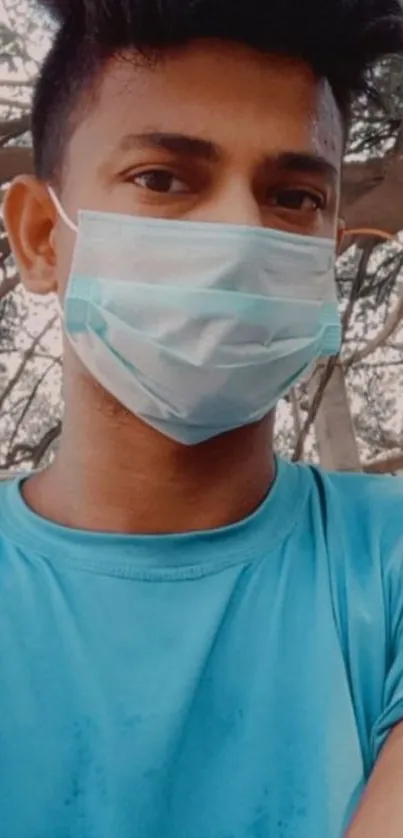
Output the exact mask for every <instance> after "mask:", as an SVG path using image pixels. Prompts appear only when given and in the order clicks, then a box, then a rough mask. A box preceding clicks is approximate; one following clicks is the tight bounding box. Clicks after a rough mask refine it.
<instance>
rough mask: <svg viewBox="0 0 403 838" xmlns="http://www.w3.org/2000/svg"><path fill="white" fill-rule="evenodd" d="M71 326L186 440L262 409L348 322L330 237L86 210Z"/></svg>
mask: <svg viewBox="0 0 403 838" xmlns="http://www.w3.org/2000/svg"><path fill="white" fill-rule="evenodd" d="M52 198H53V200H54V202H55V204H56V207H57V209H58V212H59V213H60V216H61V217H62V218H63V220H64V221H65V223H66V224H68V226H69V227H70V228H71V229H72V230H74V231H75V232H77V241H76V246H75V251H74V256H73V262H72V268H71V275H70V279H69V282H68V286H67V291H66V296H65V300H64V322H65V329H66V333H67V336H68V338H69V340H70V342H71V344H72V346H73V347H74V349H75V351H76V353H77V355H78V357H79V358H80V359H81V361H82V363H83V364H84V366H85V367H86V368H87V370H88V371H89V372H90V373H91V374H92V376H93V377H94V378H95V379H96V380H97V381H98V382H99V383H100V384H101V385H102V386H103V387H104V388H105V389H106V390H107V391H109V392H110V393H111V394H112V395H113V396H114V397H115V398H116V399H118V401H119V402H121V404H122V405H124V406H125V407H126V408H127V409H128V410H130V411H131V412H132V413H134V414H136V415H137V416H138V417H140V418H141V419H142V420H143V421H144V422H146V423H147V424H149V425H151V426H152V427H153V428H156V429H157V430H158V431H159V432H160V433H162V434H164V435H166V436H168V437H170V438H172V439H174V440H177V441H178V442H180V443H183V444H185V445H195V444H197V443H200V442H203V441H204V440H207V439H210V438H212V437H215V436H218V435H219V434H223V433H225V432H227V431H230V430H233V429H235V428H238V427H241V426H245V425H249V424H251V423H253V422H257V421H259V420H261V419H262V418H263V417H264V416H266V415H267V414H268V413H269V412H270V410H271V409H272V408H273V407H274V406H275V405H276V404H277V402H278V401H279V399H281V397H282V396H284V395H285V394H286V393H287V392H288V391H289V390H290V389H291V388H292V387H293V386H294V384H295V383H296V382H297V381H298V379H300V378H301V377H302V376H303V375H304V374H305V373H306V372H307V371H308V370H309V369H310V367H311V366H312V365H313V364H314V362H315V361H316V360H317V359H318V358H319V357H320V356H325V355H333V354H335V353H337V351H338V349H339V346H340V338H341V326H340V319H339V314H338V307H337V302H336V291H335V282H334V261H335V244H334V242H333V241H331V240H327V239H318V238H310V237H305V236H299V235H291V234H288V233H281V232H278V231H276V230H264V229H260V228H256V229H255V228H249V227H242V226H233V225H230V226H227V225H224V224H205V223H197V222H196V223H194V222H186V221H185V222H182V221H178V222H177V221H165V220H156V219H150V218H138V217H132V216H124V215H116V214H107V213H99V212H87V211H85V212H80V213H79V223H78V227H76V226H75V225H74V224H73V223H72V221H71V220H70V219H69V218H68V217H67V216H66V213H65V212H64V210H63V207H62V206H61V205H60V203H59V201H58V199H57V198H56V196H55V195H54V194H52Z"/></svg>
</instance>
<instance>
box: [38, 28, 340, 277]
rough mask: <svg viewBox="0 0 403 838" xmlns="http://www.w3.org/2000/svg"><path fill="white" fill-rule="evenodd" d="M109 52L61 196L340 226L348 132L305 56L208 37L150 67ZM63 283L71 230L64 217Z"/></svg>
mask: <svg viewBox="0 0 403 838" xmlns="http://www.w3.org/2000/svg"><path fill="white" fill-rule="evenodd" d="M127 59H128V60H122V59H120V60H112V61H110V63H109V65H108V66H107V67H106V69H105V71H104V73H103V77H102V79H101V80H100V84H99V89H98V92H97V96H96V98H95V101H94V102H93V103H92V104H91V105H90V106H89V108H88V110H87V113H86V116H85V117H84V118H83V119H82V120H81V121H80V123H79V125H78V127H77V128H76V130H75V132H74V134H73V137H72V139H71V141H70V143H69V145H68V149H67V152H66V157H65V163H64V169H63V176H62V190H61V195H60V198H61V200H62V203H63V205H64V207H65V209H66V211H67V213H68V214H69V216H70V218H72V219H73V220H76V217H77V211H78V210H79V209H80V208H82V209H94V210H102V211H106V212H114V213H126V214H129V215H141V216H152V217H156V218H167V219H182V220H191V221H209V222H224V223H226V224H246V225H254V226H262V227H272V228H276V229H280V230H284V231H290V232H293V233H300V234H305V235H316V236H329V237H333V236H334V235H335V232H336V218H337V208H338V187H339V172H340V164H341V157H342V144H343V132H342V125H341V120H340V116H339V113H338V109H337V106H336V103H335V101H334V98H333V95H332V93H331V90H330V88H329V86H328V85H327V83H325V82H318V80H317V79H316V78H315V76H314V75H313V73H312V72H311V70H310V69H309V68H308V67H306V66H305V65H304V64H302V63H299V62H293V61H290V60H285V59H279V58H275V57H267V56H263V55H260V54H258V53H256V52H254V51H251V50H249V49H247V48H244V47H242V46H237V45H223V44H222V43H214V42H200V43H194V44H192V45H191V46H189V47H187V48H184V49H181V50H178V51H177V52H176V53H173V54H171V55H169V56H167V57H165V58H164V59H162V60H161V61H159V62H158V63H156V64H155V65H154V66H153V67H150V66H145V65H144V64H143V65H141V63H139V61H138V60H137V61H135V60H133V59H132V58H131V57H130V56H127ZM53 245H54V248H55V255H56V261H55V282H57V285H58V290H59V291H60V290H61V291H63V288H64V287H65V284H66V282H67V278H68V274H69V269H70V264H71V255H72V249H73V246H74V234H73V233H71V232H70V231H69V230H68V229H67V228H66V226H65V225H64V224H63V222H61V223H60V221H59V223H58V224H57V227H56V230H55V233H54V236H53Z"/></svg>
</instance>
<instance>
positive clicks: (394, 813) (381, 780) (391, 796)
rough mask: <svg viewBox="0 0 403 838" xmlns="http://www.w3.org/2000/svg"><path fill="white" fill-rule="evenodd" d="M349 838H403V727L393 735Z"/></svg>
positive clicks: (393, 732)
mask: <svg viewBox="0 0 403 838" xmlns="http://www.w3.org/2000/svg"><path fill="white" fill-rule="evenodd" d="M346 838H403V724H399V725H398V726H397V727H396V728H395V729H394V730H393V731H392V733H391V734H390V736H389V739H388V741H387V743H386V745H385V747H384V749H383V751H382V753H381V756H380V757H379V760H378V763H377V765H376V767H375V769H374V773H373V776H372V779H371V781H370V783H369V785H368V789H367V791H366V793H365V795H364V799H363V802H362V804H361V807H360V809H359V810H358V814H357V816H356V818H355V819H354V821H353V824H352V826H351V827H350V829H349V830H348V832H347V835H346Z"/></svg>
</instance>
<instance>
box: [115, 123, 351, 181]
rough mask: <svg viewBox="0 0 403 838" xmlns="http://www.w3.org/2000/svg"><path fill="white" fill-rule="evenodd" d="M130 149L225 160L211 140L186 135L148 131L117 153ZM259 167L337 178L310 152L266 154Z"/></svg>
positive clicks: (126, 141)
mask: <svg viewBox="0 0 403 838" xmlns="http://www.w3.org/2000/svg"><path fill="white" fill-rule="evenodd" d="M133 148H136V149H150V148H152V149H157V150H160V151H167V152H169V153H170V154H176V155H178V156H182V157H191V158H194V159H198V160H204V161H207V162H210V163H217V162H219V161H220V160H221V159H222V158H223V156H224V153H223V150H222V149H221V148H220V146H219V145H218V144H216V143H214V142H212V141H211V140H204V139H201V138H200V137H192V136H187V135H186V134H179V133H167V132H160V131H149V132H146V133H143V134H127V135H126V136H125V137H123V139H122V140H121V141H120V143H119V145H118V148H117V150H118V151H123V152H124V151H130V150H131V149H133ZM261 166H262V167H263V168H269V167H273V166H275V167H276V168H278V169H281V170H282V171H284V172H291V173H292V172H295V173H296V174H297V173H306V174H317V175H322V176H324V177H325V178H326V179H327V180H329V181H331V182H334V181H335V180H337V179H338V177H339V171H338V169H337V167H336V166H335V165H333V164H332V163H330V162H329V161H328V160H327V159H326V158H325V157H322V156H321V155H318V154H313V153H310V152H297V151H285V152H281V153H280V154H272V155H270V154H267V155H265V156H264V157H263V159H262V161H261Z"/></svg>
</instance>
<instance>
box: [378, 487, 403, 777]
mask: <svg viewBox="0 0 403 838" xmlns="http://www.w3.org/2000/svg"><path fill="white" fill-rule="evenodd" d="M396 484H397V485H396V492H393V493H391V494H392V496H391V497H390V498H389V500H390V507H389V510H388V511H387V514H386V516H385V517H386V525H385V527H384V533H383V540H382V544H381V554H380V560H381V564H382V575H383V588H384V603H385V620H386V636H387V644H386V649H385V654H386V678H385V684H384V695H383V711H382V714H381V716H380V718H379V719H378V720H377V722H376V724H375V726H374V729H373V734H372V749H373V755H374V759H375V760H377V759H378V757H379V754H380V752H381V750H382V748H383V746H384V744H385V742H386V740H387V739H388V736H389V734H390V733H391V731H392V730H393V728H394V727H395V726H396V725H397V724H399V723H400V722H401V721H403V481H401V480H400V479H396Z"/></svg>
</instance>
